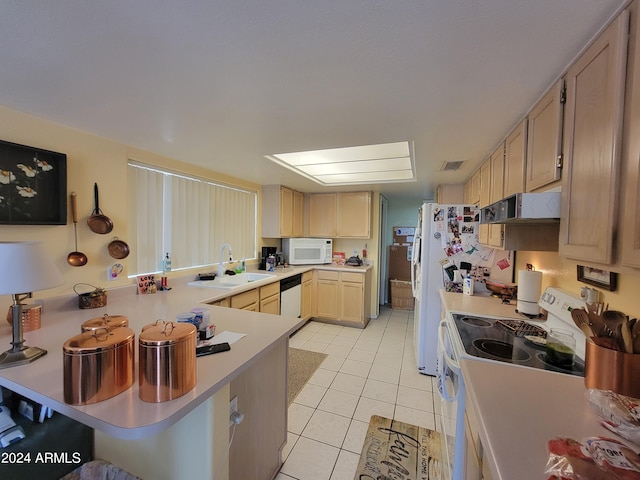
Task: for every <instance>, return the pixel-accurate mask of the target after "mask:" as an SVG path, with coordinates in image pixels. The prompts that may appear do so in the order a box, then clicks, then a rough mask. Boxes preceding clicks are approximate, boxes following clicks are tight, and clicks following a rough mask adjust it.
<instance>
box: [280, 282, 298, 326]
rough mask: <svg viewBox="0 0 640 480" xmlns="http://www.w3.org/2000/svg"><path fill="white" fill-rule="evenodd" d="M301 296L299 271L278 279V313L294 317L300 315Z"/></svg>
mask: <svg viewBox="0 0 640 480" xmlns="http://www.w3.org/2000/svg"><path fill="white" fill-rule="evenodd" d="M301 296H302V274H301V273H298V274H297V275H292V276H290V277H287V278H283V279H282V280H280V315H285V316H287V317H295V318H298V317H300V298H301Z"/></svg>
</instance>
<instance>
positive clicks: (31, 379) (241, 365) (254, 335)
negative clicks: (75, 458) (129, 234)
mask: <svg viewBox="0 0 640 480" xmlns="http://www.w3.org/2000/svg"><path fill="white" fill-rule="evenodd" d="M303 270H309V268H308V267H307V268H304V269H298V268H296V269H292V270H288V271H286V272H283V273H281V274H280V273H278V272H276V273H277V275H279V278H283V277H285V276H289V275H293V274H295V273H297V272H298V271H303ZM192 278H193V277H189V278H188V279H187V278H183V279H176V280H170V281H169V286H171V287H172V290H170V291H159V292H158V293H156V294H150V295H136V293H135V287H126V288H120V289H114V290H112V291H109V292H108V295H107V306H106V307H103V308H97V309H85V310H80V309H79V308H78V298H77V296H69V297H65V298H62V299H49V300H46V301H45V305H44V311H43V315H42V327H41V328H40V329H39V330H36V331H32V332H26V333H25V334H24V337H25V340H26V344H27V345H29V346H37V347H41V348H44V349H46V350H47V351H48V353H47V355H46V356H45V357H43V358H40V359H38V360H36V361H35V362H33V363H31V364H28V365H22V366H17V367H11V368H6V369H3V370H0V385H2V386H6V387H7V388H9V389H10V390H13V391H15V392H17V393H19V394H22V395H24V396H26V397H28V398H31V399H32V400H34V401H37V402H40V403H43V404H45V405H47V406H49V407H51V408H52V409H53V410H55V411H57V412H59V413H62V414H64V415H67V416H68V417H71V418H73V419H75V420H77V421H79V422H82V423H84V424H86V425H89V426H91V427H93V428H96V429H98V430H101V431H103V432H105V433H107V434H109V435H112V436H114V437H118V438H125V439H138V438H143V437H146V436H149V435H154V434H156V433H159V432H161V431H163V430H165V429H167V428H168V427H169V426H171V425H173V424H174V423H176V422H177V421H179V420H180V419H181V418H182V417H184V416H185V415H186V414H187V413H189V412H190V411H191V410H193V409H194V408H195V407H197V406H198V405H200V404H201V403H202V402H204V401H205V400H206V399H208V398H209V397H210V396H212V395H213V394H214V393H215V392H216V391H217V390H219V389H220V388H221V387H223V386H224V385H226V384H227V383H229V381H231V380H232V379H233V378H235V377H236V376H238V375H239V374H240V373H242V372H243V371H244V370H245V369H247V368H249V367H250V366H251V365H252V364H253V363H254V362H256V361H259V359H260V358H261V356H262V355H263V354H265V353H266V352H268V351H269V349H270V348H272V347H273V345H274V344H275V343H277V342H279V341H283V340H285V339H286V338H288V336H289V335H290V334H291V333H292V332H294V331H295V330H296V329H297V328H299V327H300V326H301V325H302V323H303V321H302V320H301V319H299V318H293V317H282V316H278V315H269V314H264V313H254V312H247V311H244V310H236V309H231V308H224V307H213V306H209V308H210V312H211V319H212V321H213V323H215V325H216V327H217V328H216V331H217V332H218V333H220V332H223V331H225V330H226V331H231V332H237V333H246V334H247V335H246V337H244V338H242V339H241V340H239V341H238V342H236V343H234V344H233V345H232V346H231V351H229V352H224V353H219V354H216V355H210V356H206V357H200V358H198V359H197V384H196V387H195V388H194V389H193V390H191V391H190V392H188V393H187V394H185V395H184V396H182V397H180V398H177V399H175V400H172V401H168V402H162V403H146V402H143V401H141V400H140V399H139V398H138V384H137V361H136V381H135V382H134V385H133V386H132V387H131V388H129V389H128V390H126V391H125V392H123V393H121V394H119V395H117V396H115V397H113V398H110V399H108V400H105V401H102V402H99V403H96V404H92V405H85V406H73V405H67V404H66V403H64V396H63V393H64V392H63V354H62V345H63V344H64V342H65V341H66V340H68V339H69V338H71V337H73V336H75V335H77V334H78V333H80V325H81V324H82V322H84V321H85V320H89V319H91V318H96V317H101V316H102V315H104V314H105V313H108V314H110V315H125V316H127V317H128V319H129V327H130V328H131V329H133V331H134V332H135V333H136V335H139V333H140V331H141V329H142V327H143V326H144V325H147V324H149V323H153V322H155V321H156V320H157V319H165V320H173V319H175V318H176V314H178V313H180V312H184V311H189V310H190V309H191V308H193V307H196V306H202V303H206V302H209V301H213V300H216V299H219V298H223V297H226V296H229V295H233V294H235V293H238V292H240V291H244V290H246V289H245V288H244V287H242V288H240V289H234V290H227V289H217V288H201V287H191V286H187V285H186V282H187V281H190V280H191V279H192ZM266 283H269V282H264V283H263V282H255V283H252V284H250V286H249V287H248V288H247V289H250V288H255V287H257V286H260V285H262V284H266ZM10 342H11V327H10V325H9V324H8V323H7V322H5V321H3V322H0V345H5V346H6V348H9V347H10ZM136 343H137V339H136ZM136 360H137V346H136Z"/></svg>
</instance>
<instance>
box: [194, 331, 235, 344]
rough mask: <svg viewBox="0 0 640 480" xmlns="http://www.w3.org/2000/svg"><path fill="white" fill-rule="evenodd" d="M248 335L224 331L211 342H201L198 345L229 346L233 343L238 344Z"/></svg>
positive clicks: (211, 339)
mask: <svg viewBox="0 0 640 480" xmlns="http://www.w3.org/2000/svg"><path fill="white" fill-rule="evenodd" d="M246 336H247V334H246V333H234V332H227V331H224V332H222V333H217V334H216V335H215V336H213V337H212V338H210V339H209V340H205V341H203V342H200V343H199V344H198V345H217V344H218V343H224V342H227V343H228V344H229V345H231V344H232V343H236V342H237V341H238V340H240V339H241V338H242V337H246Z"/></svg>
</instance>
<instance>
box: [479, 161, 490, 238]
mask: <svg viewBox="0 0 640 480" xmlns="http://www.w3.org/2000/svg"><path fill="white" fill-rule="evenodd" d="M478 172H479V174H480V192H479V198H480V202H479V205H480V208H482V207H486V206H487V205H490V204H491V159H490V158H487V159H486V160H485V161H484V163H483V164H482V165H480V170H478ZM478 241H479V242H480V243H481V244H483V245H488V244H489V225H486V224H483V225H479V226H478Z"/></svg>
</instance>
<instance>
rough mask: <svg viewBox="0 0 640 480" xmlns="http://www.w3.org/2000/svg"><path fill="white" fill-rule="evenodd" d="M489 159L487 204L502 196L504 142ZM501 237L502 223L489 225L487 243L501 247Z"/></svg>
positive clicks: (502, 233) (502, 235) (502, 232)
mask: <svg viewBox="0 0 640 480" xmlns="http://www.w3.org/2000/svg"><path fill="white" fill-rule="evenodd" d="M489 161H490V162H491V188H490V194H489V197H490V202H489V204H491V203H495V202H497V201H498V200H502V199H503V198H504V178H505V177H504V143H501V144H500V145H499V146H498V148H496V149H495V150H494V151H493V153H492V154H491V157H490V158H489ZM503 239H504V225H498V224H493V225H489V238H488V240H487V244H488V245H490V246H492V247H496V248H502V247H503Z"/></svg>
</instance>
